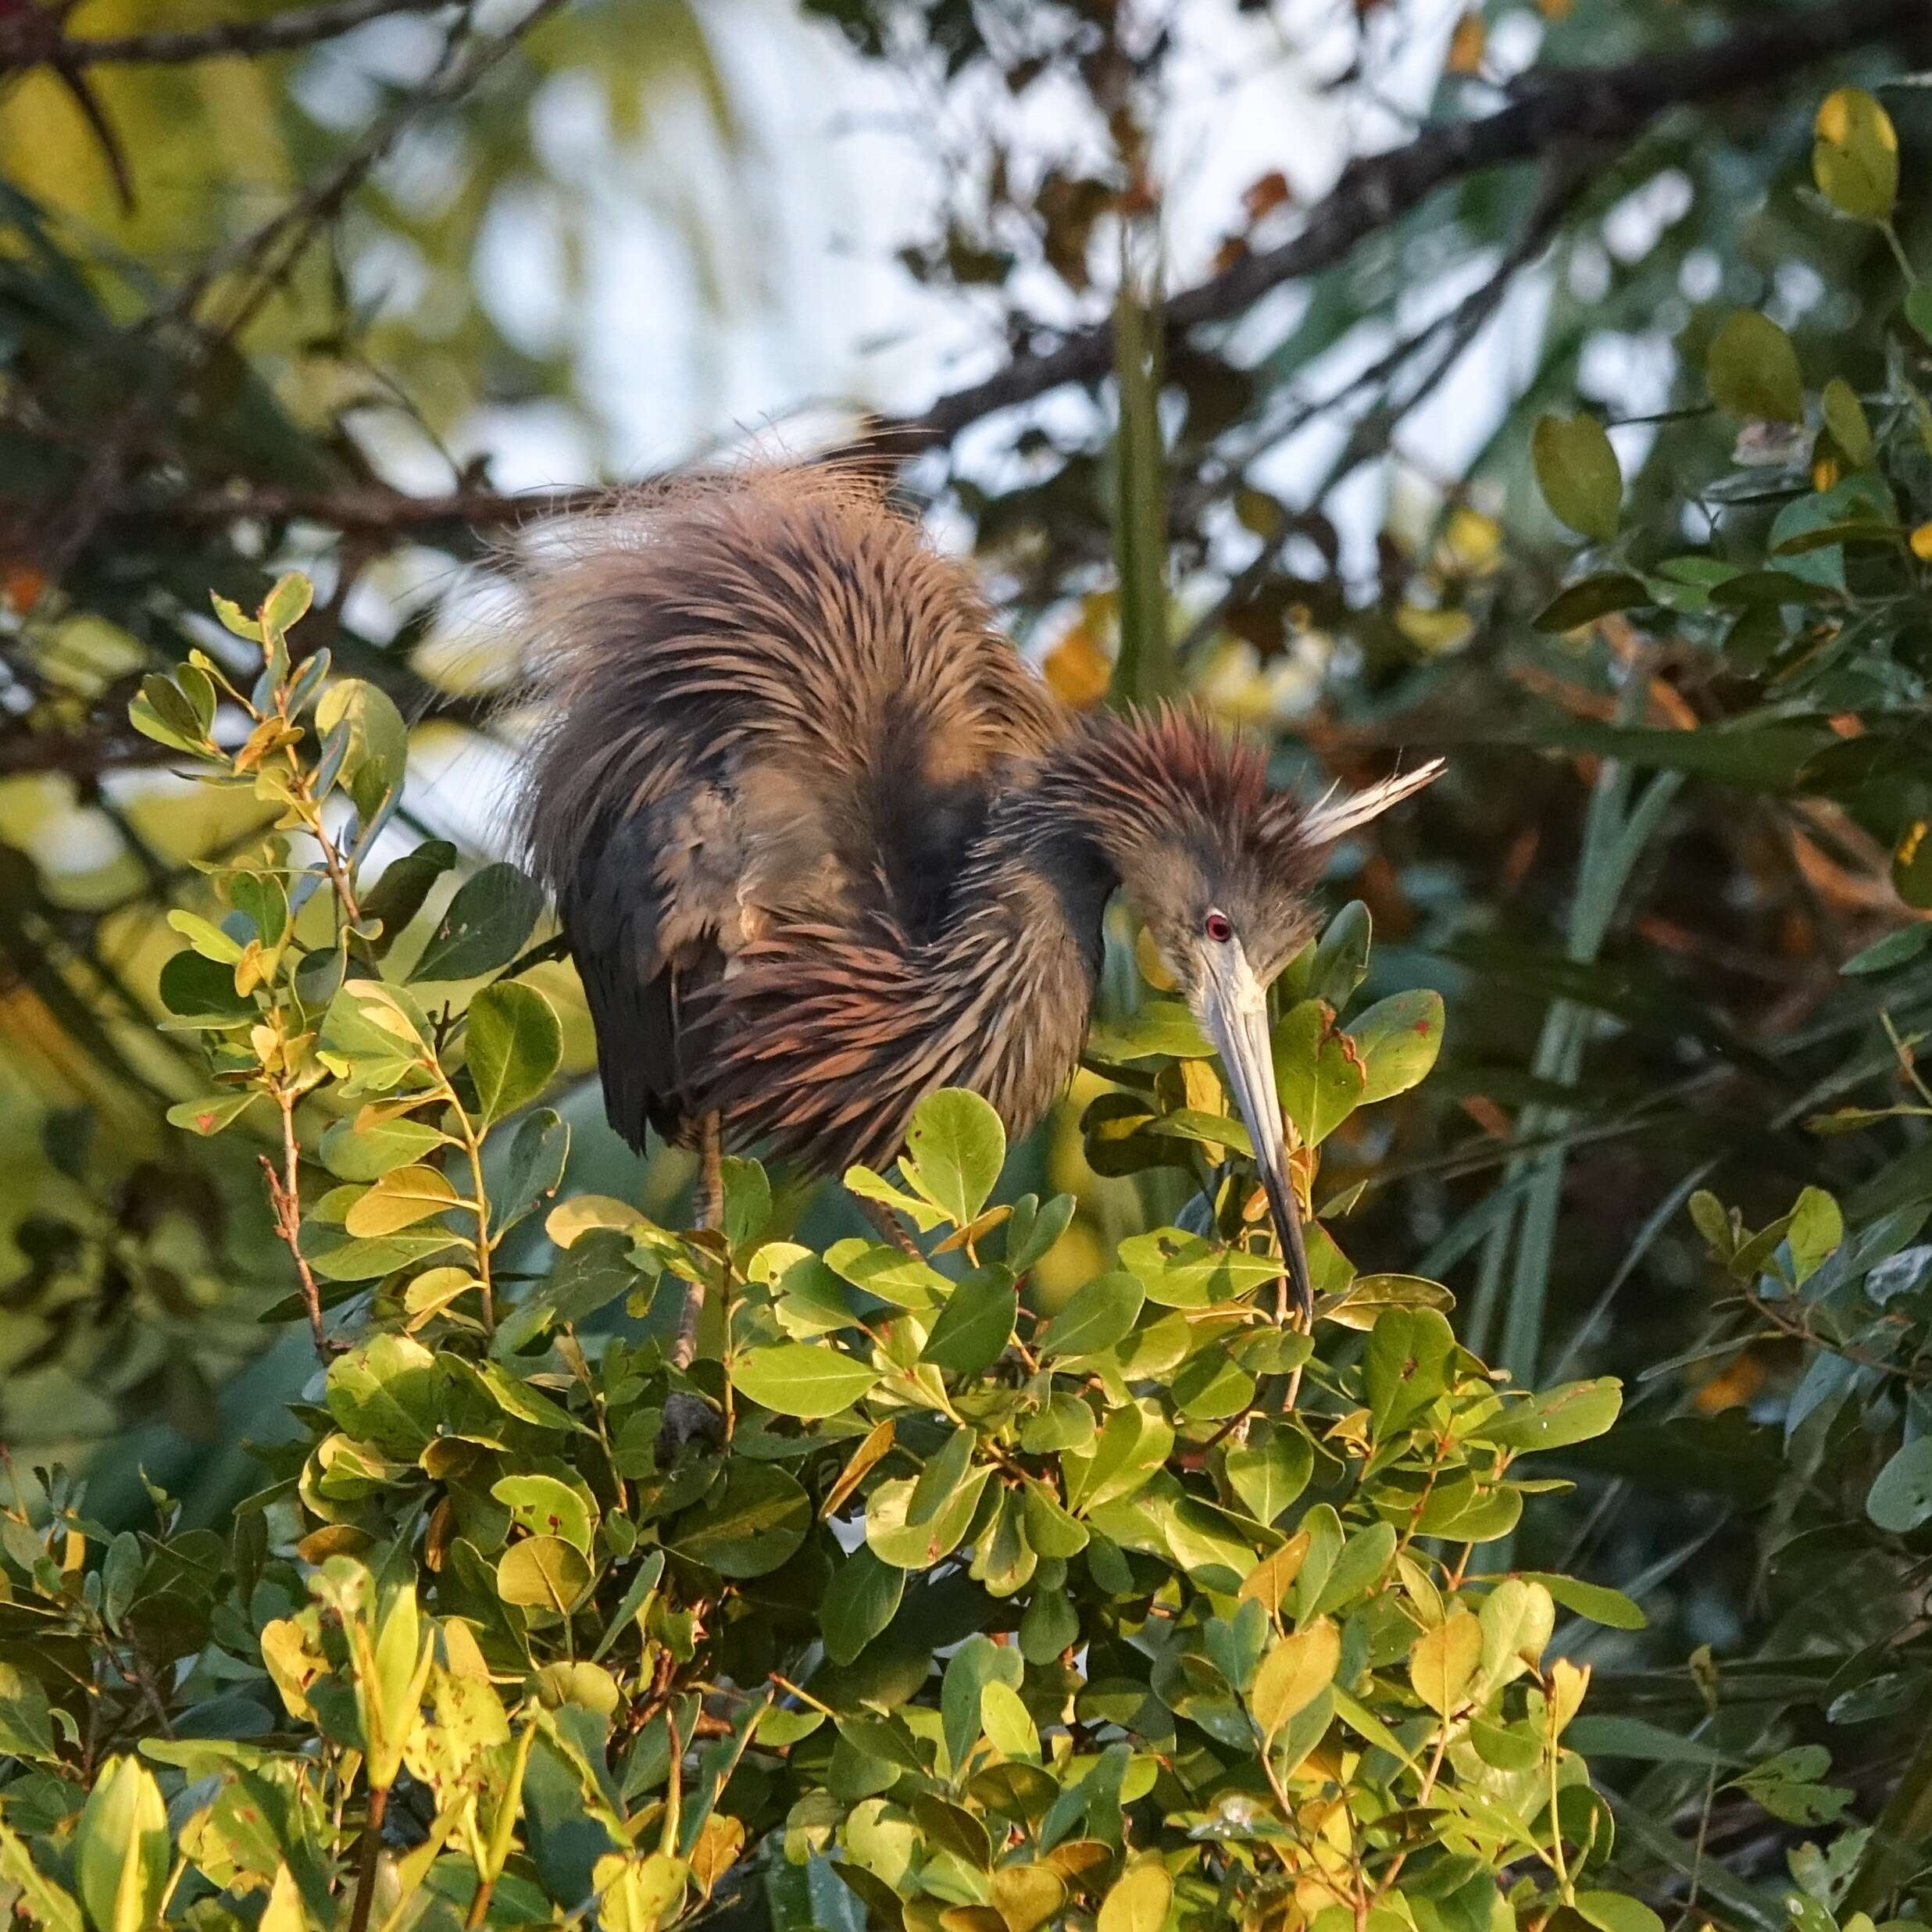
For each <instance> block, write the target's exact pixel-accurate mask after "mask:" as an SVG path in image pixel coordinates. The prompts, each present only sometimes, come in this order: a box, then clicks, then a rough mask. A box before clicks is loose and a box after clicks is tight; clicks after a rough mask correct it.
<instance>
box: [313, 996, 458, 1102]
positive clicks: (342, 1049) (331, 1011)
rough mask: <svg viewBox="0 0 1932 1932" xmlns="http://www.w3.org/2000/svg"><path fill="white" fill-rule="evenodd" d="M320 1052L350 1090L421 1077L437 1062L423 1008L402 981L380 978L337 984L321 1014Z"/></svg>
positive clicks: (381, 1088) (381, 1089) (372, 1089)
mask: <svg viewBox="0 0 1932 1932" xmlns="http://www.w3.org/2000/svg"><path fill="white" fill-rule="evenodd" d="M320 1052H321V1055H322V1059H323V1063H324V1064H325V1065H327V1066H329V1067H330V1069H331V1070H334V1071H335V1072H337V1073H341V1074H342V1075H343V1077H344V1082H345V1084H344V1091H345V1092H346V1093H348V1094H351V1095H354V1094H359V1093H386V1092H387V1091H389V1090H390V1089H391V1088H392V1087H396V1086H398V1085H400V1084H402V1081H404V1080H412V1081H417V1082H420V1081H421V1080H424V1079H426V1078H427V1077H430V1073H431V1071H432V1070H433V1069H434V1065H435V1055H434V1052H433V1050H432V1049H431V1048H430V1030H429V1022H428V1021H427V1020H426V1019H425V1018H424V1017H423V1011H422V1009H421V1008H420V1007H419V1006H418V1005H416V1002H415V1001H414V1000H412V999H411V998H409V995H408V994H406V993H405V992H404V991H402V988H401V987H395V986H389V985H386V984H384V983H383V982H382V981H380V980H347V981H345V983H344V984H343V985H341V987H338V988H337V991H336V993H335V996H334V998H332V999H331V1000H330V1002H329V1006H328V1010H327V1012H325V1013H324V1014H323V1016H322V1038H321V1046H320Z"/></svg>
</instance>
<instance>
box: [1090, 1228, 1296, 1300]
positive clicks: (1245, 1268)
mask: <svg viewBox="0 0 1932 1932" xmlns="http://www.w3.org/2000/svg"><path fill="white" fill-rule="evenodd" d="M1120 1261H1121V1265H1122V1266H1123V1267H1125V1268H1126V1269H1127V1271H1128V1272H1129V1273H1130V1274H1131V1275H1132V1276H1133V1277H1134V1279H1135V1280H1137V1281H1138V1282H1139V1283H1140V1284H1141V1287H1142V1289H1143V1290H1144V1291H1145V1293H1146V1295H1147V1298H1148V1300H1149V1301H1150V1302H1153V1303H1155V1305H1157V1306H1158V1307H1161V1308H1207V1307H1209V1306H1214V1307H1220V1306H1222V1305H1225V1304H1226V1303H1228V1302H1236V1301H1239V1300H1241V1298H1243V1297H1244V1296H1246V1295H1251V1294H1252V1293H1253V1291H1255V1289H1256V1288H1258V1287H1262V1285H1263V1284H1266V1283H1268V1282H1270V1281H1277V1280H1280V1276H1281V1264H1280V1262H1278V1261H1277V1260H1275V1259H1273V1258H1272V1257H1271V1256H1270V1255H1249V1254H1244V1253H1242V1252H1241V1251H1240V1250H1238V1249H1237V1248H1227V1247H1224V1246H1223V1245H1222V1244H1221V1243H1220V1242H1219V1241H1208V1240H1206V1239H1205V1238H1204V1237H1202V1236H1201V1235H1198V1234H1187V1233H1186V1232H1185V1231H1184V1230H1182V1229H1180V1228H1177V1227H1159V1228H1155V1230H1153V1232H1152V1234H1135V1235H1133V1236H1131V1237H1130V1238H1129V1239H1127V1240H1126V1241H1123V1242H1122V1243H1121V1244H1120Z"/></svg>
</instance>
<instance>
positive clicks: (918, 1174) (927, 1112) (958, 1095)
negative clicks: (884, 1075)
mask: <svg viewBox="0 0 1932 1932" xmlns="http://www.w3.org/2000/svg"><path fill="white" fill-rule="evenodd" d="M906 1152H907V1154H908V1155H909V1157H910V1159H911V1162H912V1171H910V1172H909V1173H907V1176H906V1177H907V1179H908V1180H910V1181H911V1182H912V1185H913V1186H914V1187H916V1188H917V1189H918V1191H920V1193H921V1194H922V1195H924V1196H925V1197H926V1198H927V1200H929V1201H930V1202H932V1203H933V1205H934V1206H935V1207H937V1208H938V1209H941V1210H942V1211H943V1212H944V1213H945V1216H946V1217H947V1219H948V1220H950V1221H951V1222H952V1223H953V1225H954V1226H955V1227H965V1226H966V1224H967V1223H969V1222H970V1221H972V1220H974V1219H975V1218H976V1217H977V1215H978V1213H979V1212H980V1209H981V1208H983V1207H984V1206H985V1205H986V1198H987V1195H990V1194H991V1192H992V1191H993V1185H994V1183H995V1181H997V1180H998V1179H999V1170H1001V1168H1002V1167H1003V1166H1005V1164H1006V1130H1005V1128H1004V1127H1002V1126H1001V1125H1000V1119H999V1116H998V1114H997V1113H995V1112H994V1111H993V1109H992V1108H991V1105H989V1104H988V1103H987V1102H985V1101H984V1100H982V1099H981V1098H980V1096H979V1095H977V1094H970V1093H967V1092H966V1091H965V1090H964V1089H963V1088H962V1087H941V1089H940V1090H939V1091H938V1092H937V1093H934V1094H928V1095H927V1096H926V1098H924V1099H923V1100H922V1101H921V1102H920V1104H919V1106H918V1108H917V1109H916V1110H915V1112H914V1113H913V1115H912V1131H911V1133H910V1134H909V1135H908V1136H907V1139H906Z"/></svg>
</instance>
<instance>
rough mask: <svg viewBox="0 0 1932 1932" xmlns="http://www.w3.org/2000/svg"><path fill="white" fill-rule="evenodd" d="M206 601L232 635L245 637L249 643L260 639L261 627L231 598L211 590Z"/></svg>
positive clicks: (258, 641) (222, 625) (257, 641)
mask: <svg viewBox="0 0 1932 1932" xmlns="http://www.w3.org/2000/svg"><path fill="white" fill-rule="evenodd" d="M208 601H209V603H210V604H212V605H213V606H214V609H215V616H216V618H217V620H219V621H220V624H221V627H222V628H223V630H226V631H227V632H228V633H230V635H232V636H234V637H245V638H247V640H248V642H249V643H251V644H259V643H260V642H261V641H262V627H261V626H260V624H259V623H257V622H256V621H255V619H254V618H252V617H251V616H249V615H248V612H246V611H245V610H244V609H242V608H241V605H239V604H237V602H235V601H234V598H230V597H223V596H221V595H218V594H216V593H213V592H211V593H210V594H209V599H208Z"/></svg>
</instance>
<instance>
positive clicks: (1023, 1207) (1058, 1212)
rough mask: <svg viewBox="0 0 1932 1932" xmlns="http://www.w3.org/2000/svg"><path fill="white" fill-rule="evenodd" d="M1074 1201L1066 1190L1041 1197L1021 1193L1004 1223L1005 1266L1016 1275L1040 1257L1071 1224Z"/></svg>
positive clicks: (1039, 1260)
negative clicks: (1009, 1217) (1009, 1216)
mask: <svg viewBox="0 0 1932 1932" xmlns="http://www.w3.org/2000/svg"><path fill="white" fill-rule="evenodd" d="M1076 1206H1077V1202H1075V1201H1074V1198H1073V1196H1072V1195H1070V1194H1056V1195H1048V1197H1047V1198H1046V1199H1045V1201H1041V1199H1040V1198H1038V1196H1037V1195H1030V1194H1023V1195H1021V1196H1020V1198H1019V1199H1018V1200H1017V1201H1016V1202H1014V1203H1013V1212H1012V1219H1011V1220H1009V1221H1008V1222H1007V1223H1006V1266H1007V1267H1008V1268H1009V1270H1011V1271H1012V1273H1014V1274H1016V1275H1023V1274H1025V1273H1027V1270H1029V1269H1030V1268H1032V1267H1034V1266H1036V1265H1037V1263H1038V1262H1041V1261H1044V1260H1045V1259H1046V1257H1047V1255H1048V1254H1049V1253H1050V1252H1052V1249H1053V1247H1054V1245H1055V1243H1056V1242H1057V1241H1059V1238H1060V1237H1061V1236H1062V1234H1065V1233H1066V1230H1067V1229H1068V1228H1069V1227H1070V1226H1071V1225H1072V1224H1073V1212H1074V1209H1075V1207H1076Z"/></svg>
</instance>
